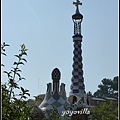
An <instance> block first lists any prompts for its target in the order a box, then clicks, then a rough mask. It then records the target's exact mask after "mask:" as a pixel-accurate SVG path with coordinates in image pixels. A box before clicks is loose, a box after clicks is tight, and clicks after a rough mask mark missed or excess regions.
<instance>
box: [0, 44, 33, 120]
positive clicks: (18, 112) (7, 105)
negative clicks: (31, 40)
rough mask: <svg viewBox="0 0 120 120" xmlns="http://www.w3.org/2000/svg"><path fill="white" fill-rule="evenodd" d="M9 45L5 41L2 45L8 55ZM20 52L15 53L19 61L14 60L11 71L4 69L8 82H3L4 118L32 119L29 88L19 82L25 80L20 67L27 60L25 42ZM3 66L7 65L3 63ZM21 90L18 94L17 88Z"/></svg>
mask: <svg viewBox="0 0 120 120" xmlns="http://www.w3.org/2000/svg"><path fill="white" fill-rule="evenodd" d="M6 46H9V45H8V44H6V43H5V42H4V43H3V44H2V45H1V54H2V55H4V56H7V54H6V53H5V47H6ZM19 51H20V53H19V54H18V55H15V57H17V58H18V60H17V61H15V62H13V67H12V68H11V70H10V71H7V70H6V71H3V73H5V74H6V75H7V82H6V83H2V85H1V86H2V120H27V119H29V120H30V119H32V116H31V113H30V110H31V108H32V106H26V103H25V101H26V99H27V97H28V96H30V94H29V90H26V89H24V88H23V87H21V86H19V84H18V83H19V82H20V81H22V80H25V78H24V77H22V76H21V72H22V70H21V69H20V68H19V67H20V66H21V65H24V63H25V62H27V60H26V59H25V56H26V55H27V49H26V47H25V45H24V44H22V45H21V46H20V50H19ZM2 66H5V65H4V64H2ZM16 89H17V90H19V91H20V92H19V93H18V94H17V93H16V92H15V90H16Z"/></svg>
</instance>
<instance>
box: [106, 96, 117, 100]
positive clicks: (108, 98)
mask: <svg viewBox="0 0 120 120" xmlns="http://www.w3.org/2000/svg"><path fill="white" fill-rule="evenodd" d="M105 99H107V100H117V99H116V98H110V97H105Z"/></svg>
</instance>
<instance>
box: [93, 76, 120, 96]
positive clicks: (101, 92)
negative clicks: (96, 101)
mask: <svg viewBox="0 0 120 120" xmlns="http://www.w3.org/2000/svg"><path fill="white" fill-rule="evenodd" d="M93 96H94V97H116V98H117V97H118V76H116V77H114V78H113V80H111V79H106V78H104V79H103V80H102V81H101V83H100V84H99V85H98V90H97V91H96V92H95V93H94V94H93Z"/></svg>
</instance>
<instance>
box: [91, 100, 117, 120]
mask: <svg viewBox="0 0 120 120" xmlns="http://www.w3.org/2000/svg"><path fill="white" fill-rule="evenodd" d="M92 120H118V107H115V104H114V102H113V101H110V102H108V103H107V102H103V103H101V104H100V106H99V107H97V106H94V107H93V109H92Z"/></svg>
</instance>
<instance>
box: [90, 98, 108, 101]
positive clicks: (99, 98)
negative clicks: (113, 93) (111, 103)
mask: <svg viewBox="0 0 120 120" xmlns="http://www.w3.org/2000/svg"><path fill="white" fill-rule="evenodd" d="M91 99H92V100H101V101H106V100H105V99H102V98H95V97H92V98H91Z"/></svg>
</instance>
